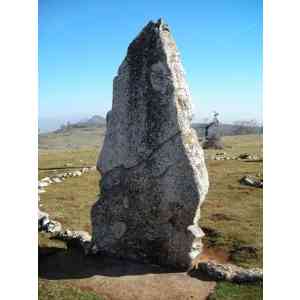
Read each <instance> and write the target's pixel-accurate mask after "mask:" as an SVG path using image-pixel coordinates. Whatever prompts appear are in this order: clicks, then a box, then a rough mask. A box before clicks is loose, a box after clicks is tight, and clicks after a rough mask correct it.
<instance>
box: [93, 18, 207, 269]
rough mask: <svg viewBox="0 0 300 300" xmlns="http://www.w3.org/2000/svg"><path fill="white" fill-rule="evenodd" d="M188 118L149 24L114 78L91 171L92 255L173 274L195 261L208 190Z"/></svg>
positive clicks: (165, 35)
mask: <svg viewBox="0 0 300 300" xmlns="http://www.w3.org/2000/svg"><path fill="white" fill-rule="evenodd" d="M191 118H192V112H191V102H190V95H189V91H188V87H187V83H186V80H185V75H184V71H183V68H182V65H181V62H180V56H179V53H178V51H177V49H176V45H175V41H174V40H173V38H172V36H171V33H170V29H169V27H168V26H167V25H166V24H164V23H163V21H162V20H159V21H158V22H156V23H154V22H150V23H149V24H148V25H147V26H146V27H145V28H144V29H143V30H142V32H141V33H140V34H139V35H138V37H137V38H136V39H135V40H134V41H133V42H132V43H131V44H130V45H129V48H128V51H127V56H126V58H125V59H124V61H123V63H122V64H121V66H120V67H119V70H118V75H117V76H116V77H115V78H114V83H113V104H112V110H111V111H110V112H109V113H108V115H107V132H106V136H105V141H104V145H103V148H102V151H101V153H100V156H99V159H98V163H97V168H98V170H99V171H100V173H101V175H102V179H101V182H100V189H101V196H100V197H99V199H98V200H97V202H96V203H95V204H94V206H93V208H92V214H91V215H92V225H93V243H94V249H97V251H99V252H102V253H106V254H110V255H114V256H117V257H122V258H129V259H135V260H139V261H142V262H146V263H154V264H159V265H167V266H172V267H174V268H177V269H186V268H188V267H189V266H190V264H191V263H192V260H193V259H194V258H195V257H196V256H198V255H199V254H200V253H201V250H202V243H201V238H202V237H203V235H204V234H203V232H202V230H201V229H200V227H199V226H198V223H199V218H200V206H201V204H202V202H203V201H204V198H205V196H206V194H207V191H208V186H209V183H208V174H207V170H206V166H205V162H204V154H203V150H202V148H201V146H200V145H199V142H198V139H197V135H196V133H195V132H194V130H193V129H192V128H191Z"/></svg>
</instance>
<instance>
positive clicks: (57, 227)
mask: <svg viewBox="0 0 300 300" xmlns="http://www.w3.org/2000/svg"><path fill="white" fill-rule="evenodd" d="M61 230H62V226H61V224H60V223H59V222H57V221H53V220H50V222H49V223H48V224H47V228H46V229H45V231H46V232H50V233H55V232H60V231H61Z"/></svg>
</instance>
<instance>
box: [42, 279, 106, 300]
mask: <svg viewBox="0 0 300 300" xmlns="http://www.w3.org/2000/svg"><path fill="white" fill-rule="evenodd" d="M39 299H43V300H71V299H76V300H103V298H101V297H99V296H98V295H96V294H95V293H93V292H92V291H83V290H82V289H79V288H76V287H73V286H71V284H66V283H61V282H54V281H50V280H39Z"/></svg>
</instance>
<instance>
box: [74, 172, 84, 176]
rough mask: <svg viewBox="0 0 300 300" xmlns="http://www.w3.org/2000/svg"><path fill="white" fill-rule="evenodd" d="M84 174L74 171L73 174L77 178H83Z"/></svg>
mask: <svg viewBox="0 0 300 300" xmlns="http://www.w3.org/2000/svg"><path fill="white" fill-rule="evenodd" d="M81 175H82V173H81V172H80V171H74V172H73V176H74V177H76V176H81Z"/></svg>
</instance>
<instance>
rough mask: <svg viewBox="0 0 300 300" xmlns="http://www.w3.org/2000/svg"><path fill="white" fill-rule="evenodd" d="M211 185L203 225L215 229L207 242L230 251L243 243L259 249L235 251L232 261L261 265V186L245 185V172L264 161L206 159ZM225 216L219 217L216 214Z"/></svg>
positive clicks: (254, 170) (251, 171) (256, 170)
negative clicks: (242, 181) (245, 252)
mask: <svg viewBox="0 0 300 300" xmlns="http://www.w3.org/2000/svg"><path fill="white" fill-rule="evenodd" d="M207 167H208V172H209V178H210V189H209V192H208V195H207V198H206V201H205V202H204V204H203V206H202V211H201V212H202V216H201V219H200V225H201V226H202V227H205V228H209V229H211V230H213V231H214V232H216V234H215V235H213V236H211V237H210V236H206V239H205V241H206V244H207V245H209V246H211V247H216V248H220V249H223V250H225V251H227V252H228V253H229V252H231V251H234V250H236V249H237V248H240V247H243V246H252V247H255V249H257V257H255V258H253V256H250V257H244V259H241V258H240V257H239V256H241V255H242V254H243V253H240V255H235V256H234V257H233V258H236V259H234V260H233V261H234V262H235V263H237V264H239V265H241V266H244V267H259V266H261V265H262V246H263V245H262V196H263V195H262V189H258V188H254V187H247V186H242V185H240V183H239V179H240V178H241V177H242V176H243V175H244V174H251V175H255V174H257V173H259V172H261V169H262V163H257V162H251V163H250V162H243V161H211V160H210V161H207ZM216 215H217V216H224V217H221V218H216V217H215V216H216Z"/></svg>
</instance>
